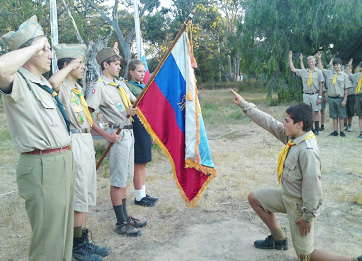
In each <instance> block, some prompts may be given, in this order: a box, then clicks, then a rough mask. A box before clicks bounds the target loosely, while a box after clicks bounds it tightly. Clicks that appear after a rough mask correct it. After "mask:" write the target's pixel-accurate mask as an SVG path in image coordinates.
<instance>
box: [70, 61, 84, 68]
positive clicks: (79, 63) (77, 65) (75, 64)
mask: <svg viewBox="0 0 362 261" xmlns="http://www.w3.org/2000/svg"><path fill="white" fill-rule="evenodd" d="M82 63H83V61H82V60H81V59H74V60H72V61H71V62H70V63H69V64H68V66H70V67H71V68H72V69H73V70H74V69H78V68H79V66H81V64H82Z"/></svg>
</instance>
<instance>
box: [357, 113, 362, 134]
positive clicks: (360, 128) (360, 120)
mask: <svg viewBox="0 0 362 261" xmlns="http://www.w3.org/2000/svg"><path fill="white" fill-rule="evenodd" d="M358 123H359V130H360V131H362V116H359V117H358Z"/></svg>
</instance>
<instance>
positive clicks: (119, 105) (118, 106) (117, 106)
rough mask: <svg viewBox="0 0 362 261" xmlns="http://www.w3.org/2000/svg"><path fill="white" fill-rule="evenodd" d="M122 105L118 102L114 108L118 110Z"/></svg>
mask: <svg viewBox="0 0 362 261" xmlns="http://www.w3.org/2000/svg"><path fill="white" fill-rule="evenodd" d="M122 107H123V104H122V103H120V102H119V103H117V104H116V108H117V109H118V110H121V109H122Z"/></svg>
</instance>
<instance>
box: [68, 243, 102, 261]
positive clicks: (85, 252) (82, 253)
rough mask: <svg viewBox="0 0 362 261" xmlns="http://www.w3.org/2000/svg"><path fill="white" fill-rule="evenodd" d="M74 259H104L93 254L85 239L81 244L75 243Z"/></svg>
mask: <svg viewBox="0 0 362 261" xmlns="http://www.w3.org/2000/svg"><path fill="white" fill-rule="evenodd" d="M72 255H73V258H74V259H75V260H79V261H101V260H103V258H102V257H101V256H99V255H96V254H93V253H92V252H91V251H90V250H89V249H88V248H87V246H86V245H85V242H84V240H83V238H81V240H80V241H79V242H77V243H76V242H75V241H74V242H73V254H72Z"/></svg>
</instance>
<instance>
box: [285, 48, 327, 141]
mask: <svg viewBox="0 0 362 261" xmlns="http://www.w3.org/2000/svg"><path fill="white" fill-rule="evenodd" d="M292 58H293V53H292V51H289V66H290V70H291V71H292V72H294V73H295V74H296V75H297V76H299V77H300V78H302V83H303V102H304V103H305V104H308V105H310V106H312V108H313V112H314V130H313V131H314V134H315V135H319V111H320V110H321V108H322V105H321V103H322V98H323V82H324V77H323V74H322V72H321V70H319V69H318V68H316V66H315V65H316V58H315V57H314V56H308V57H307V60H308V65H309V69H296V68H295V67H294V64H293V59H292Z"/></svg>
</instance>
